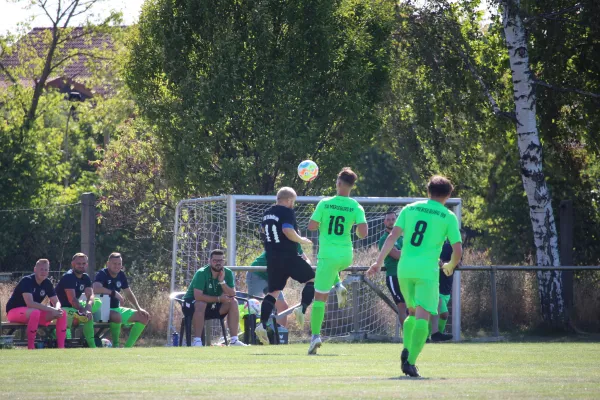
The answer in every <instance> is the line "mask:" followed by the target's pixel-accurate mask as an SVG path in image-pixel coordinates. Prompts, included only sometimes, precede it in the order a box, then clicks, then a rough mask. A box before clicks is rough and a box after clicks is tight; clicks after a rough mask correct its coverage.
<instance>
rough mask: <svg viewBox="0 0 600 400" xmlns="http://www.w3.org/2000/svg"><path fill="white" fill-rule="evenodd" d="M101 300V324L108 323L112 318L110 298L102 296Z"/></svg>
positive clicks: (105, 295)
mask: <svg viewBox="0 0 600 400" xmlns="http://www.w3.org/2000/svg"><path fill="white" fill-rule="evenodd" d="M100 300H102V307H100V322H108V319H109V318H110V296H109V295H107V294H101V295H100Z"/></svg>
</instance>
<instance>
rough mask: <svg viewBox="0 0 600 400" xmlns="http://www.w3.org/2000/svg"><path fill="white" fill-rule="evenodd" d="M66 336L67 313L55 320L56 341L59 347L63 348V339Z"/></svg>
mask: <svg viewBox="0 0 600 400" xmlns="http://www.w3.org/2000/svg"><path fill="white" fill-rule="evenodd" d="M66 338H67V313H66V312H65V313H63V316H62V317H60V318H59V319H57V320H56V342H57V345H58V348H59V349H64V348H65V339H66Z"/></svg>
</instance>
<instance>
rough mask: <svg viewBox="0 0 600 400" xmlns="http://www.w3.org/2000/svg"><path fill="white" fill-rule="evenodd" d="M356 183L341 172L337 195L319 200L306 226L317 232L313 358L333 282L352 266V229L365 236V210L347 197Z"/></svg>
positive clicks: (347, 170)
mask: <svg viewBox="0 0 600 400" xmlns="http://www.w3.org/2000/svg"><path fill="white" fill-rule="evenodd" d="M356 179H358V177H357V176H356V174H355V173H354V172H353V171H352V170H351V169H350V168H348V167H346V168H344V169H342V171H341V172H340V173H339V174H338V177H337V181H336V188H337V195H336V196H334V197H328V198H325V199H323V200H321V201H320V202H319V204H317V208H316V209H315V212H314V213H313V215H312V216H311V217H310V222H309V223H308V229H309V230H311V231H316V230H317V229H318V230H319V254H318V256H317V273H316V276H315V301H314V303H313V309H312V313H311V317H310V325H311V330H312V339H311V342H310V347H309V348H308V354H317V349H318V348H319V347H321V325H323V319H324V317H325V304H327V297H328V296H329V291H330V290H331V287H332V286H333V284H334V283H335V282H336V278H337V279H339V278H338V277H339V273H340V272H341V271H343V270H344V269H346V268H348V267H349V266H350V265H351V264H352V256H353V248H352V226H353V225H355V224H356V225H357V227H356V235H357V236H358V237H359V238H361V239H364V238H365V237H366V236H367V233H368V227H367V220H366V218H365V210H364V209H363V208H362V206H361V205H360V204H358V202H357V201H356V200H354V199H351V198H350V197H348V196H350V191H351V190H352V188H353V187H354V183H355V182H356ZM388 251H389V250H388Z"/></svg>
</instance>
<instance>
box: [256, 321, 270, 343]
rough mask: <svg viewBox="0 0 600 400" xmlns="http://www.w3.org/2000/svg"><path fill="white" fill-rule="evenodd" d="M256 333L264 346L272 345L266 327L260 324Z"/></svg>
mask: <svg viewBox="0 0 600 400" xmlns="http://www.w3.org/2000/svg"><path fill="white" fill-rule="evenodd" d="M254 332H255V333H256V337H257V338H258V340H260V342H261V343H262V344H263V345H265V346H268V345H269V344H270V343H269V335H268V334H267V330H266V329H265V328H264V326H262V324H258V326H257V327H256V329H255V330H254Z"/></svg>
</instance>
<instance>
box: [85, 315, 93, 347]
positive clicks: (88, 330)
mask: <svg viewBox="0 0 600 400" xmlns="http://www.w3.org/2000/svg"><path fill="white" fill-rule="evenodd" d="M83 336H84V337H85V341H86V342H87V344H88V347H89V348H90V349H95V348H96V342H95V341H94V320H90V321H88V322H86V323H85V324H83Z"/></svg>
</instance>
